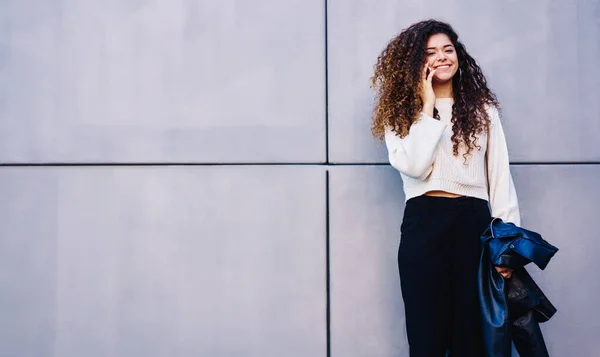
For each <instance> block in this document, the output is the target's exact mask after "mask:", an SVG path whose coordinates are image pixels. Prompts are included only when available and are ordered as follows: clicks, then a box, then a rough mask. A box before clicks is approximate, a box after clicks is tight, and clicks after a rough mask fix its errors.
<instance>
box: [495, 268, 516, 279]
mask: <svg viewBox="0 0 600 357" xmlns="http://www.w3.org/2000/svg"><path fill="white" fill-rule="evenodd" d="M496 271H497V272H498V273H500V275H502V277H503V278H504V279H509V278H510V277H511V276H512V273H513V269H510V268H505V267H496Z"/></svg>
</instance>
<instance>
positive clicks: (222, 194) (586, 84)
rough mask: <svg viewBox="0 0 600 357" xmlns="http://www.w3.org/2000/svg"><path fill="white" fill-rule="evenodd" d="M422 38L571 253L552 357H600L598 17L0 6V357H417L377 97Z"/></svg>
mask: <svg viewBox="0 0 600 357" xmlns="http://www.w3.org/2000/svg"><path fill="white" fill-rule="evenodd" d="M430 17H434V18H439V19H442V20H446V21H449V22H451V23H452V24H453V25H454V26H455V28H456V29H457V30H458V32H459V34H460V35H461V38H462V39H463V41H464V42H465V43H466V45H467V48H468V50H469V51H470V52H471V53H472V54H473V55H474V57H475V58H477V59H478V61H479V62H480V63H481V65H482V67H483V69H484V71H485V74H486V75H487V77H488V79H489V82H490V85H491V86H492V88H493V89H494V90H495V91H496V92H497V93H498V95H499V98H500V100H501V102H502V104H503V108H504V126H505V131H506V135H507V140H508V143H509V151H510V155H511V161H512V164H513V166H512V170H513V174H514V177H515V184H516V186H517V190H518V194H519V198H520V203H521V207H522V215H523V225H524V226H526V227H528V228H530V229H533V230H537V231H539V232H540V233H542V235H543V236H544V237H545V238H546V239H547V240H549V241H550V242H552V243H554V244H556V245H557V246H559V247H560V249H561V250H560V252H559V253H558V254H557V255H556V257H555V258H554V259H553V261H552V262H551V264H550V265H549V266H548V268H547V269H546V270H545V271H544V272H540V271H539V270H536V269H531V271H532V273H533V275H534V276H535V278H536V279H537V280H538V282H539V283H540V285H541V286H542V288H543V289H544V291H546V292H547V294H548V295H549V297H550V298H551V299H552V301H553V302H554V303H555V305H556V306H557V307H558V309H559V312H558V314H557V315H556V317H554V318H553V319H552V320H551V321H549V322H548V323H546V324H544V325H543V331H544V333H545V336H546V339H547V341H548V345H549V348H550V351H551V355H553V356H582V357H587V356H589V357H593V356H597V355H598V353H599V352H598V351H597V344H596V341H595V340H596V338H597V337H596V336H598V335H599V334H600V313H599V312H598V311H597V310H598V309H596V308H595V307H596V304H595V301H596V300H597V298H596V296H598V294H600V281H599V280H598V279H597V278H596V277H595V271H597V270H598V269H599V268H600V265H599V263H597V262H598V260H597V259H596V255H597V254H598V253H600V243H598V238H600V235H599V234H598V233H597V229H596V228H595V225H594V224H595V219H596V217H597V216H598V214H599V213H600V210H599V209H598V202H600V185H599V184H598V183H599V182H600V148H599V147H598V145H596V137H597V136H598V135H600V120H599V119H600V118H599V116H600V115H599V114H598V113H599V112H600V104H599V103H600V101H598V98H599V97H600V71H598V70H597V69H596V67H597V66H596V60H597V58H599V56H600V23H599V22H598V18H600V1H598V0H580V1H576V2H556V1H542V0H536V1H530V2H514V1H511V2H499V1H497V2H493V3H488V2H480V1H474V0H465V1H452V2H448V1H439V0H426V1H417V0H414V1H391V0H381V1H376V2H373V1H367V0H352V1H346V2H341V1H327V2H325V1H323V0H302V1H301V0H286V1H276V0H261V1H258V2H241V1H234V0H223V1H218V2H216V1H211V0H200V1H197V0H177V1H165V0H158V1H143V0H120V1H91V2H90V1H88V2H81V1H75V0H55V1H41V0H38V1H23V0H0V162H1V163H2V166H1V167H0V197H1V200H0V227H1V234H0V316H2V319H1V320H0V356H16V357H21V356H35V357H39V356H53V357H70V356H81V355H85V356H111V357H117V356H119V357H120V356H137V355H145V356H210V357H224V356H240V357H249V356H282V355H284V356H291V357H295V356H298V357H299V356H307V357H314V356H323V357H325V356H333V357H374V356H375V357H376V356H381V357H389V356H398V357H400V356H402V357H403V356H408V352H407V351H408V350H407V344H406V337H405V331H404V313H403V306H402V299H401V295H400V286H399V280H398V275H397V267H396V253H397V247H398V243H399V238H400V237H399V228H400V223H401V217H402V212H403V203H402V202H403V194H402V189H401V180H400V177H399V175H398V173H397V172H396V171H394V170H393V169H392V168H391V167H390V166H389V165H387V163H386V153H385V148H384V147H383V146H381V145H378V144H377V143H376V142H375V141H374V140H373V139H372V138H371V137H370V133H369V129H368V127H369V120H370V109H371V105H372V94H371V92H370V89H369V87H368V84H369V83H368V79H369V76H370V75H371V72H372V66H373V63H374V61H375V59H376V56H377V55H378V54H379V52H380V51H381V49H382V48H383V47H384V46H385V43H386V42H387V41H388V40H389V39H390V38H391V37H392V36H394V35H395V34H396V33H397V32H398V31H400V30H401V29H402V28H405V27H407V26H408V25H409V24H411V23H412V22H415V21H418V20H420V19H423V18H430Z"/></svg>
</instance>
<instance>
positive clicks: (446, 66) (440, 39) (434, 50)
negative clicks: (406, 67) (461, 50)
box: [426, 33, 458, 83]
mask: <svg viewBox="0 0 600 357" xmlns="http://www.w3.org/2000/svg"><path fill="white" fill-rule="evenodd" d="M426 51H427V57H426V60H427V65H428V66H429V67H430V68H431V69H434V68H435V70H436V71H435V74H434V76H433V80H434V81H435V82H438V83H445V82H448V81H451V80H452V77H454V74H456V72H457V71H458V56H457V55H456V49H455V48H454V45H453V44H452V41H450V38H449V37H448V36H447V35H446V34H443V33H438V34H435V35H431V37H429V39H428V40H427V45H426Z"/></svg>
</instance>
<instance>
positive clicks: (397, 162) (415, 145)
mask: <svg viewBox="0 0 600 357" xmlns="http://www.w3.org/2000/svg"><path fill="white" fill-rule="evenodd" d="M446 125H447V124H446V123H444V122H441V121H439V120H437V119H434V118H432V117H430V116H428V115H426V114H422V115H421V117H420V118H419V120H417V121H416V122H414V123H413V124H412V125H411V127H410V129H409V133H408V135H407V136H405V137H404V138H400V137H399V136H398V135H397V134H396V133H395V132H394V131H392V128H391V127H386V128H385V144H386V146H387V149H388V158H389V160H390V164H391V165H392V166H393V167H394V168H396V169H397V170H398V171H400V172H401V173H403V174H405V175H406V176H409V177H412V178H416V179H420V180H424V179H425V178H426V177H427V176H428V175H429V174H430V173H431V170H432V165H433V161H434V159H435V153H436V149H437V145H438V143H439V141H440V138H441V137H442V134H443V132H444V129H445V128H446Z"/></svg>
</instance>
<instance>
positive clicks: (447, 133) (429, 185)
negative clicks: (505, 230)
mask: <svg viewBox="0 0 600 357" xmlns="http://www.w3.org/2000/svg"><path fill="white" fill-rule="evenodd" d="M453 103H454V101H453V99H451V98H440V99H437V100H436V103H435V107H436V108H437V110H438V112H439V115H440V120H437V119H434V118H432V117H430V116H428V115H426V114H422V115H421V118H420V119H419V120H418V121H416V122H415V123H413V125H412V126H411V128H410V130H409V134H408V136H406V137H404V138H400V137H399V136H398V135H396V133H394V132H393V131H392V130H391V128H389V127H387V128H386V133H385V143H386V146H387V149H388V153H389V160H390V163H391V164H392V166H393V167H395V168H396V169H397V170H398V171H400V175H401V176H402V181H403V184H404V193H405V196H406V201H408V200H409V199H411V198H413V197H416V196H420V195H423V194H424V193H426V192H428V191H432V190H442V191H447V192H451V193H455V194H459V195H464V196H470V197H476V198H480V199H483V200H486V201H488V202H489V203H490V207H491V214H492V216H493V217H498V218H502V220H504V221H505V222H512V223H514V224H516V225H517V226H518V225H520V224H521V219H520V214H519V204H518V202H517V194H516V191H515V186H514V183H513V180H512V176H511V174H510V168H509V162H508V150H507V147H506V140H505V137H504V131H503V129H502V125H501V123H500V117H499V113H498V110H497V109H496V108H493V107H490V108H488V113H489V116H490V119H491V128H490V133H489V135H487V134H485V133H484V134H481V135H479V141H478V142H477V144H478V145H479V146H481V150H478V149H477V148H474V149H473V151H472V152H471V154H470V156H468V159H467V162H466V164H465V162H464V157H463V155H462V154H463V153H464V152H465V148H464V147H463V146H462V145H461V146H460V147H459V154H458V155H457V156H455V155H454V154H453V152H452V139H451V137H452V123H451V122H450V119H451V118H452V104H453Z"/></svg>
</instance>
